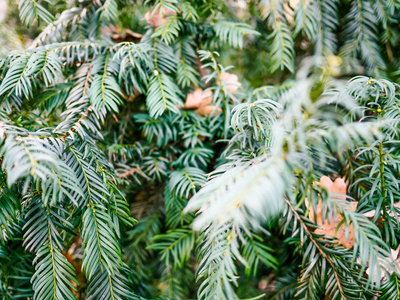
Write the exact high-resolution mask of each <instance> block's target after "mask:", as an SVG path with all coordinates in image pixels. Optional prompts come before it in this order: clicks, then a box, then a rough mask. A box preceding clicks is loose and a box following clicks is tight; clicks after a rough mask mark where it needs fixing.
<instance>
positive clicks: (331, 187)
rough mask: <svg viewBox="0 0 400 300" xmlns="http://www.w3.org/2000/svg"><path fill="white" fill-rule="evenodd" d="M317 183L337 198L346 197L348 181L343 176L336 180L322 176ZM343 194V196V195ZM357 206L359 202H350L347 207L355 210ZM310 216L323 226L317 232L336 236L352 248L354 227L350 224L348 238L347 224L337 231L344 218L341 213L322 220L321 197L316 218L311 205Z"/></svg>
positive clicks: (340, 242) (343, 243)
mask: <svg viewBox="0 0 400 300" xmlns="http://www.w3.org/2000/svg"><path fill="white" fill-rule="evenodd" d="M314 184H315V185H320V186H322V187H324V188H326V189H327V190H328V191H329V193H330V194H331V196H332V197H335V198H337V199H343V200H345V199H346V190H347V187H346V182H345V181H344V180H343V179H342V178H337V179H336V180H335V181H334V182H332V180H331V179H330V178H329V177H327V176H322V177H321V179H320V181H319V182H316V183H314ZM341 195H343V196H341ZM356 208H357V202H350V205H349V207H347V208H346V209H351V210H352V211H355V210H356ZM309 217H310V219H311V220H312V221H315V222H316V223H317V224H318V225H319V226H320V227H321V228H318V229H316V230H315V233H317V234H325V235H329V236H334V237H336V238H337V240H338V243H339V244H341V245H343V246H344V247H346V248H352V247H353V246H354V228H353V225H352V224H349V230H348V237H347V238H346V225H345V224H341V226H340V227H339V229H338V230H337V232H336V229H337V226H338V225H339V223H340V222H342V220H343V218H342V216H341V215H340V214H339V213H336V214H335V217H333V216H332V215H331V216H330V218H325V220H322V202H321V199H320V201H319V203H318V205H317V211H316V220H315V216H314V209H313V208H312V207H310V214H309Z"/></svg>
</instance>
